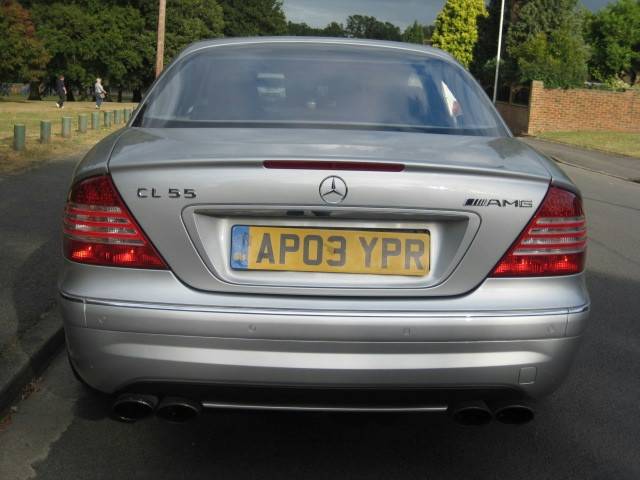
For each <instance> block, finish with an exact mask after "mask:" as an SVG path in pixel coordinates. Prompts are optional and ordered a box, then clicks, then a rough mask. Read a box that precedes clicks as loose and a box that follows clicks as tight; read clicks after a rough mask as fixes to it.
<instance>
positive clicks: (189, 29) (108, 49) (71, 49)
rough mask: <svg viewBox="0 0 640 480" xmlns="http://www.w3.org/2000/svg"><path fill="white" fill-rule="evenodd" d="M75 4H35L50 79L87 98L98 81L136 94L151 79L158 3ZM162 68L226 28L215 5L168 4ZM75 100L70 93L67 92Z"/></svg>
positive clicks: (176, 0)
mask: <svg viewBox="0 0 640 480" xmlns="http://www.w3.org/2000/svg"><path fill="white" fill-rule="evenodd" d="M131 3H133V5H129V2H126V1H118V0H111V1H110V2H109V1H108V0H106V1H102V2H98V1H97V0H76V1H75V2H64V3H62V2H54V3H50V2H47V1H46V0H40V1H38V2H34V5H33V8H32V11H33V15H34V19H36V23H37V25H38V32H39V34H40V35H41V36H42V38H43V40H44V41H45V44H46V45H47V47H48V49H49V50H50V52H51V60H50V61H49V63H48V65H47V71H48V74H49V75H50V77H53V76H55V75H58V74H60V73H63V74H64V75H65V78H66V80H67V81H68V83H69V84H70V86H73V87H76V88H78V89H80V91H82V92H85V91H86V88H85V87H87V86H90V85H93V82H94V80H95V77H96V76H100V77H102V78H103V79H104V80H105V83H106V85H107V86H108V87H111V88H112V89H115V90H117V92H118V100H121V98H122V91H123V89H125V88H127V89H132V90H133V91H134V100H137V101H139V99H140V97H141V91H142V89H143V88H144V87H145V86H147V85H149V84H150V83H151V82H152V81H153V78H154V74H153V73H154V71H153V65H154V59H155V43H156V36H155V31H156V22H157V16H158V2H157V1H155V0H138V1H137V2H131ZM167 12H168V13H167V26H166V38H165V64H168V63H169V62H170V61H171V60H172V59H173V57H175V55H177V54H178V52H179V51H180V50H182V49H183V48H184V47H185V46H187V45H188V44H190V43H193V42H195V41H197V40H202V39H205V38H214V37H220V36H222V34H223V29H224V22H223V18H222V8H221V7H220V5H219V4H218V2H216V1H215V0H168V2H167ZM69 93H70V95H71V97H70V98H73V97H72V95H73V90H72V89H69Z"/></svg>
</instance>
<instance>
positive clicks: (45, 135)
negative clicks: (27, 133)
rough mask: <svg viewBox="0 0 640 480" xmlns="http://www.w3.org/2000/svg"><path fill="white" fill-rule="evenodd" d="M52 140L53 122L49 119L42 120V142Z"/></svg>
mask: <svg viewBox="0 0 640 480" xmlns="http://www.w3.org/2000/svg"><path fill="white" fill-rule="evenodd" d="M50 141H51V122H50V121H49V120H41V121H40V143H49V142H50Z"/></svg>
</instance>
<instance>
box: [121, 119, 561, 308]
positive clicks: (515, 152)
mask: <svg viewBox="0 0 640 480" xmlns="http://www.w3.org/2000/svg"><path fill="white" fill-rule="evenodd" d="M266 160H305V161H310V160H318V161H326V160H331V161H353V162H373V163H376V162H384V163H387V164H389V163H392V164H403V165H404V170H402V171H400V172H374V171H332V170H289V169H282V170H281V169H268V168H265V167H264V165H263V162H264V161H266ZM109 170H110V172H111V175H112V178H113V180H114V183H115V185H116V186H117V188H118V189H119V191H120V194H121V195H122V197H123V199H124V201H125V202H126V203H127V205H128V206H129V208H130V209H131V211H132V213H133V214H134V216H135V218H136V219H137V220H138V222H139V223H140V225H141V227H142V228H143V229H144V231H145V232H146V233H147V235H148V236H149V238H150V239H151V241H152V242H153V243H154V244H155V246H156V248H157V249H158V250H159V252H160V253H161V254H162V255H163V257H164V258H165V260H166V261H167V263H168V264H169V266H170V267H171V269H172V270H173V272H174V273H175V274H176V275H177V276H178V277H179V278H180V279H181V280H182V281H184V282H185V283H186V284H188V285H190V286H192V287H195V288H198V289H203V290H211V291H224V292H244V293H248V292H253V293H279V294H300V295H376V296H380V295H403V296H414V295H421V296H428V295H438V296H443V295H458V294H461V293H464V292H466V291H469V290H470V289H472V288H474V287H475V286H477V285H478V284H479V283H480V282H481V281H482V280H483V279H484V278H485V277H486V276H487V274H488V273H489V272H490V270H491V268H492V267H493V266H494V265H495V264H496V262H497V261H498V260H499V259H500V257H501V256H502V255H503V254H504V252H505V251H506V250H507V249H508V248H509V246H510V245H511V243H512V242H513V241H514V240H515V239H516V237H517V236H518V234H519V233H520V231H521V230H522V229H523V228H524V226H525V225H526V223H527V221H528V220H529V219H530V218H531V217H532V215H533V213H534V212H535V210H536V208H537V206H538V205H539V204H540V202H541V201H542V199H543V198H544V195H545V193H546V191H547V188H548V184H549V181H550V174H549V172H548V171H547V169H546V168H545V167H544V164H543V163H542V162H541V161H540V158H539V157H538V155H537V154H536V153H535V152H534V151H533V150H531V149H529V148H528V147H527V146H525V145H524V144H522V143H520V142H519V141H518V140H515V139H512V138H487V137H467V136H456V135H434V134H424V133H404V132H380V131H352V130H332V129H324V130H315V129H313V130H312V129H276V128H263V129H257V128H251V129H235V128H217V129H162V130H160V129H157V130H156V129H129V130H127V131H126V132H125V133H124V134H123V135H122V136H121V137H120V139H119V141H118V143H117V145H116V147H115V148H114V150H113V153H112V156H111V160H110V162H109ZM331 175H336V176H339V177H340V179H342V180H343V181H344V182H345V183H346V185H348V195H347V196H346V198H344V200H343V201H342V202H341V203H339V204H336V205H332V204H328V203H326V202H325V201H324V200H323V199H322V198H321V196H320V194H319V185H320V183H321V182H322V181H323V180H324V179H325V178H327V177H328V176H331ZM194 195H195V196H194ZM505 201H506V203H504V202H505ZM516 201H517V202H518V203H514V202H516ZM236 225H253V226H277V227H290V228H319V229H352V230H361V229H375V230H380V231H394V230H402V231H427V232H429V234H430V247H431V248H430V264H431V267H430V271H429V273H428V274H427V275H426V276H418V277H416V276H403V275H399V276H395V275H393V276H392V275H372V274H351V273H349V274H344V273H327V272H324V273H323V272H313V273H311V272H289V271H238V270H236V269H233V268H231V232H232V229H233V227H234V226H236Z"/></svg>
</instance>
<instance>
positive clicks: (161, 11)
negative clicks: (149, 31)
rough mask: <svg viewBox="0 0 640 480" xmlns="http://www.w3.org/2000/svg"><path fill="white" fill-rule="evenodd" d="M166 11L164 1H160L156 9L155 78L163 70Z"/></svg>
mask: <svg viewBox="0 0 640 480" xmlns="http://www.w3.org/2000/svg"><path fill="white" fill-rule="evenodd" d="M166 9H167V2H166V0H160V4H159V8H158V43H157V46H156V78H157V77H158V76H159V75H160V74H161V73H162V69H163V68H164V18H165V13H166Z"/></svg>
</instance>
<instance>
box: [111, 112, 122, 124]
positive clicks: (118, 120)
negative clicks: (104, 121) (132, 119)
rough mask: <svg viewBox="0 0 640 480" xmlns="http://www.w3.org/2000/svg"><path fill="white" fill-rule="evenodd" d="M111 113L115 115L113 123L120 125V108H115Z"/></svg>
mask: <svg viewBox="0 0 640 480" xmlns="http://www.w3.org/2000/svg"><path fill="white" fill-rule="evenodd" d="M113 113H114V115H115V119H114V120H113V123H115V124H116V125H120V124H121V123H122V110H116V111H115V112H113Z"/></svg>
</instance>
